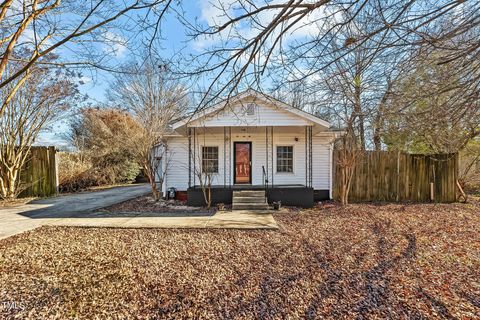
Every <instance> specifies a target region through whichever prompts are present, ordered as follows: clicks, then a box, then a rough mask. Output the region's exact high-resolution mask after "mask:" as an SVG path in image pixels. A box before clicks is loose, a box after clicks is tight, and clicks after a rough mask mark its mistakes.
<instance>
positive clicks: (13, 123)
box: [0, 66, 77, 199]
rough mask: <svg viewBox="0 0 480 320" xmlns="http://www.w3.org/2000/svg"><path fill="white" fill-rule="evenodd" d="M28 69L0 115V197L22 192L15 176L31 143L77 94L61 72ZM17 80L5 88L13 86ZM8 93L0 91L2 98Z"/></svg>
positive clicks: (23, 162) (74, 87) (25, 159)
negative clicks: (27, 75)
mask: <svg viewBox="0 0 480 320" xmlns="http://www.w3.org/2000/svg"><path fill="white" fill-rule="evenodd" d="M8 67H10V66H8ZM29 72H30V73H31V77H29V78H28V79H27V80H26V81H24V83H23V85H22V86H20V87H18V90H17V94H16V95H15V96H14V97H13V98H12V99H9V100H8V103H7V104H6V105H5V108H4V112H3V113H2V115H1V116H0V128H1V130H0V197H1V198H4V199H11V198H15V197H16V196H17V195H18V193H19V192H20V191H22V188H21V182H20V181H19V175H20V171H21V169H22V167H23V165H24V164H25V162H26V161H27V160H28V157H29V151H30V149H31V147H32V144H33V143H34V142H35V140H36V139H37V137H38V135H39V133H40V132H41V130H42V129H44V128H45V127H46V126H48V125H49V124H51V122H52V121H53V120H55V119H57V118H58V117H59V116H60V115H61V114H62V113H65V112H67V111H68V109H70V108H71V105H72V103H73V102H74V98H75V97H76V96H77V89H76V86H75V85H74V84H73V82H72V81H71V79H70V78H69V77H68V76H67V75H66V74H64V73H59V72H56V73H51V72H49V70H48V69H45V68H38V67H33V68H31V69H30V71H29ZM18 81H21V80H15V81H14V82H10V83H9V85H8V86H7V87H8V88H10V89H11V88H13V87H16V85H17V83H16V82H18ZM8 95H9V91H8V90H7V91H3V90H2V91H0V98H1V99H3V100H2V101H5V99H6V96H8Z"/></svg>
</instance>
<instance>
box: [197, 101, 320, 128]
mask: <svg viewBox="0 0 480 320" xmlns="http://www.w3.org/2000/svg"><path fill="white" fill-rule="evenodd" d="M250 103H253V104H255V105H256V108H255V113H254V114H253V115H247V114H245V107H246V106H247V105H248V104H250ZM312 124H313V122H311V121H309V120H307V119H305V118H303V117H300V116H298V115H296V114H293V113H291V112H288V111H286V110H285V109H283V108H280V107H276V106H275V105H273V104H268V103H265V102H264V101H254V100H251V99H250V100H248V99H246V100H244V101H242V102H241V103H239V104H236V105H235V106H229V107H225V109H223V110H221V111H219V112H216V113H214V114H212V115H208V116H207V117H206V118H202V119H199V120H196V121H193V122H192V123H190V124H189V126H196V127H224V126H225V127H228V126H232V127H235V126H307V125H312Z"/></svg>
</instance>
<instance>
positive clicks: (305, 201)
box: [187, 186, 329, 208]
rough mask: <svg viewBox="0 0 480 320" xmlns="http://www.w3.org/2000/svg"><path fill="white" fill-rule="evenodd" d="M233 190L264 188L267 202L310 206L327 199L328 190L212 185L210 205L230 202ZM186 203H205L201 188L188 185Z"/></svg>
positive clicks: (299, 187) (300, 187)
mask: <svg viewBox="0 0 480 320" xmlns="http://www.w3.org/2000/svg"><path fill="white" fill-rule="evenodd" d="M235 190H265V191H266V195H267V201H268V203H270V204H271V203H272V202H274V201H281V203H282V205H286V206H296V207H302V208H311V207H313V205H314V202H315V201H322V200H328V199H329V190H314V189H313V188H310V187H305V186H278V187H277V186H275V187H270V188H268V189H265V188H264V187H263V186H245V187H242V186H232V187H228V186H227V187H224V186H212V189H211V192H212V205H216V204H218V203H225V204H231V203H232V195H233V191H235ZM187 204H188V205H189V206H194V207H200V206H204V205H205V200H204V197H203V193H202V188H201V187H199V186H195V187H190V188H188V190H187Z"/></svg>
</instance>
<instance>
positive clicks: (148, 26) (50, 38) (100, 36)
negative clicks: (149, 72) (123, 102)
mask: <svg viewBox="0 0 480 320" xmlns="http://www.w3.org/2000/svg"><path fill="white" fill-rule="evenodd" d="M172 2H173V1H171V0H151V1H149V0H147V1H144V0H127V1H110V0H108V1H106V0H93V1H84V2H82V1H60V0H42V1H40V0H2V1H1V2H0V90H2V92H3V95H2V96H3V100H2V101H0V116H1V114H2V113H3V111H4V110H5V108H6V105H7V104H8V102H9V101H10V100H12V99H13V98H14V96H15V94H16V93H17V92H18V91H19V90H20V88H21V87H22V86H23V85H24V84H25V82H26V81H27V80H28V79H29V78H30V77H31V76H32V74H33V73H32V72H31V69H32V67H34V66H35V65H43V66H44V67H45V66H49V67H59V66H67V65H68V66H70V67H72V68H73V67H85V66H90V67H96V68H101V69H106V70H109V69H110V66H109V65H108V61H109V60H110V59H108V57H110V56H112V54H113V55H114V54H116V53H117V52H118V50H119V48H122V47H123V46H126V45H127V43H128V41H129V40H130V38H132V39H133V37H134V36H137V37H138V38H141V40H147V41H148V42H149V43H153V41H155V38H156V37H157V36H158V34H159V32H160V22H161V20H162V17H163V16H164V15H165V13H166V12H167V10H168V9H169V7H170V5H171V4H172ZM132 24H136V25H137V26H138V27H139V29H141V30H142V31H143V34H144V35H145V36H144V37H140V36H139V33H138V32H135V31H132V32H128V30H131V28H130V27H131V26H132ZM142 38H143V39H142ZM145 38H146V39H145ZM96 46H97V47H98V46H100V47H104V49H103V50H98V51H96V49H95V48H96ZM60 49H64V50H68V51H69V52H70V53H69V54H62V55H61V59H57V60H55V61H51V60H49V59H45V58H46V57H47V56H48V55H49V54H53V53H55V52H56V51H57V50H60ZM25 52H28V55H25V54H24V53H25ZM19 62H21V63H19ZM11 84H13V85H11ZM7 90H8V91H7ZM6 92H7V93H6Z"/></svg>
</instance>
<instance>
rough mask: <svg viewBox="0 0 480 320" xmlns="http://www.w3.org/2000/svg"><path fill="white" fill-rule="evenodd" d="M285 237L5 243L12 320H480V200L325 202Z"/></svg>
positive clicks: (149, 235)
mask: <svg viewBox="0 0 480 320" xmlns="http://www.w3.org/2000/svg"><path fill="white" fill-rule="evenodd" d="M275 218H276V219H277V221H278V222H279V224H281V226H282V228H281V230H280V231H260V230H259V231H244V230H241V231H240V230H152V229H138V230H133V229H88V228H60V227H58V228H53V227H43V228H41V229H37V230H34V231H31V232H27V233H24V234H20V235H17V236H14V237H11V238H7V239H4V240H2V241H1V242H0V301H1V302H2V305H0V308H1V309H0V318H9V317H13V316H18V317H19V318H28V317H29V318H31V319H41V318H55V317H56V318H59V319H65V318H81V319H93V318H187V317H190V318H246V319H251V318H264V319H273V318H279V319H280V318H288V317H289V318H299V317H302V318H332V319H338V318H354V317H360V318H387V317H389V318H392V317H393V318H417V319H421V318H464V319H468V318H476V317H477V318H479V317H480V283H479V281H480V203H479V202H473V203H470V204H442V205H433V204H417V205H396V204H395V205H394V204H389V205H371V204H359V205H351V206H349V207H348V208H341V207H338V206H335V205H330V204H328V205H324V206H322V207H320V208H316V209H312V210H301V211H294V212H287V213H280V214H277V215H276V216H275Z"/></svg>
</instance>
